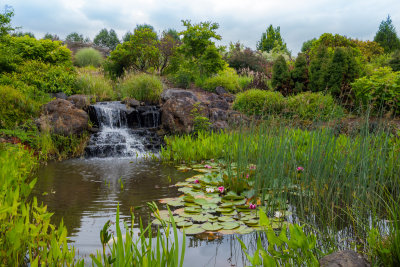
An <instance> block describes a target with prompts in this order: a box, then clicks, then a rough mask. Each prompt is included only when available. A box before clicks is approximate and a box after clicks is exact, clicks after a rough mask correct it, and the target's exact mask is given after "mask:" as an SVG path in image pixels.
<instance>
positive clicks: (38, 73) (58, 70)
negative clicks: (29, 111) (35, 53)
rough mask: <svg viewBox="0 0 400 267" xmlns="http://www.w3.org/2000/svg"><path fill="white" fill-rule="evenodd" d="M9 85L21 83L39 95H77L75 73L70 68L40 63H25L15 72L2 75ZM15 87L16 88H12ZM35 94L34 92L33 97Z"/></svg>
mask: <svg viewBox="0 0 400 267" xmlns="http://www.w3.org/2000/svg"><path fill="white" fill-rule="evenodd" d="M4 76H6V77H7V78H8V83H9V84H19V83H20V82H23V83H24V84H26V85H28V86H29V88H34V89H35V91H37V92H38V94H40V93H57V92H64V93H65V94H67V95H71V94H75V93H77V90H76V87H75V86H76V76H77V74H76V72H75V69H74V68H73V67H72V66H68V65H51V64H49V63H44V62H40V61H27V62H25V63H24V64H23V65H20V66H18V67H17V69H16V71H15V72H12V73H9V74H6V75H4ZM14 87H16V86H14ZM36 96H37V93H36V92H34V95H33V97H36Z"/></svg>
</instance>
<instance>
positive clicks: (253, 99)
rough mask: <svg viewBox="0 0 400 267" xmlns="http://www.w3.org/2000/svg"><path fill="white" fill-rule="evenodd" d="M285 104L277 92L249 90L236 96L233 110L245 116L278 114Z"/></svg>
mask: <svg viewBox="0 0 400 267" xmlns="http://www.w3.org/2000/svg"><path fill="white" fill-rule="evenodd" d="M284 103H285V98H284V97H283V96H282V94H281V93H279V92H272V91H264V90H260V89H250V90H248V91H245V92H243V93H239V94H238V95H237V96H236V99H235V102H234V103H233V109H235V110H238V111H240V112H243V113H245V114H247V115H262V114H265V115H267V114H278V113H280V112H281V110H282V108H283V106H284Z"/></svg>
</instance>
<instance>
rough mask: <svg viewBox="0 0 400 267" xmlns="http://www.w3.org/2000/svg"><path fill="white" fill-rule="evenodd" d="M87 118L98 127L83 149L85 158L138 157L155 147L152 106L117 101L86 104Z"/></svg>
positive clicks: (155, 112) (155, 115) (155, 119)
mask: <svg viewBox="0 0 400 267" xmlns="http://www.w3.org/2000/svg"><path fill="white" fill-rule="evenodd" d="M89 116H90V119H91V121H92V122H93V123H94V124H95V126H97V127H98V128H99V132H97V133H95V134H93V135H92V136H91V138H90V141H89V144H88V146H87V147H86V149H85V152H86V157H99V158H105V157H141V156H143V155H144V154H146V153H148V152H152V151H154V150H156V149H157V148H159V146H160V141H159V138H158V136H157V135H156V134H155V133H154V131H150V129H152V128H156V127H158V126H159V121H160V113H159V110H158V108H157V107H155V106H145V107H138V108H131V107H127V106H126V105H124V104H122V103H121V102H100V103H97V104H95V105H92V106H90V108H89Z"/></svg>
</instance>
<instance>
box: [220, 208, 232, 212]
mask: <svg viewBox="0 0 400 267" xmlns="http://www.w3.org/2000/svg"><path fill="white" fill-rule="evenodd" d="M216 211H218V212H231V211H234V209H233V208H218V209H216Z"/></svg>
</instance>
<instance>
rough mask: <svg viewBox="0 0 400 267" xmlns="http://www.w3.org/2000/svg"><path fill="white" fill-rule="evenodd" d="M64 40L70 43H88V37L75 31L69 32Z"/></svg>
mask: <svg viewBox="0 0 400 267" xmlns="http://www.w3.org/2000/svg"><path fill="white" fill-rule="evenodd" d="M65 41H66V42H70V43H89V42H90V39H89V38H88V37H86V38H84V37H83V35H82V34H79V33H77V32H71V33H70V34H68V35H67V37H65Z"/></svg>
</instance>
